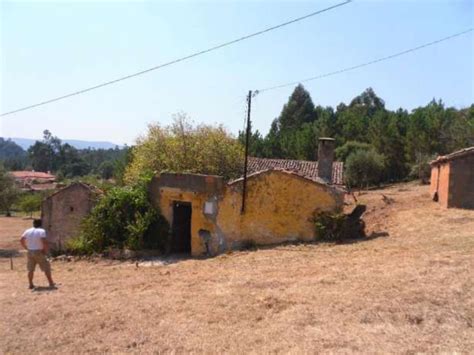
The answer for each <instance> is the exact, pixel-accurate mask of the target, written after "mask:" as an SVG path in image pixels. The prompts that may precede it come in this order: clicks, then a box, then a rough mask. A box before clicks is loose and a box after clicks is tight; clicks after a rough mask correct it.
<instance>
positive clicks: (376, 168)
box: [344, 150, 385, 188]
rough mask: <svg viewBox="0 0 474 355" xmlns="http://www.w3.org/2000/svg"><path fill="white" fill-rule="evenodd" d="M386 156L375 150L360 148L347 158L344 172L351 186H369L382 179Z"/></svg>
mask: <svg viewBox="0 0 474 355" xmlns="http://www.w3.org/2000/svg"><path fill="white" fill-rule="evenodd" d="M384 168H385V157H384V156H383V155H381V154H378V153H376V152H375V151H374V150H368V151H364V150H359V151H356V152H354V153H352V154H351V155H349V157H348V158H347V161H346V164H345V167H344V170H345V171H344V172H345V180H346V183H347V185H348V186H350V187H359V188H362V187H368V186H370V185H376V184H379V183H380V182H381V181H382V178H383V173H384Z"/></svg>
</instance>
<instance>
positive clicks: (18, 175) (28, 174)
mask: <svg viewBox="0 0 474 355" xmlns="http://www.w3.org/2000/svg"><path fill="white" fill-rule="evenodd" d="M10 174H12V175H13V177H14V178H15V179H18V180H26V179H31V180H34V179H45V180H55V179H56V176H54V175H51V174H48V173H42V172H39V171H12V172H10Z"/></svg>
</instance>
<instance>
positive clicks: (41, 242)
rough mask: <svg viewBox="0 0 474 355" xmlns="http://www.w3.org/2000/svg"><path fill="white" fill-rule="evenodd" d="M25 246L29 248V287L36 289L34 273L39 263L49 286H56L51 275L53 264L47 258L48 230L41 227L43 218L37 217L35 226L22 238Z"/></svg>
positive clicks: (34, 222)
mask: <svg viewBox="0 0 474 355" xmlns="http://www.w3.org/2000/svg"><path fill="white" fill-rule="evenodd" d="M20 243H21V245H22V246H23V248H25V249H26V250H28V256H27V257H28V262H27V269H28V281H29V283H30V286H29V288H30V289H34V288H35V285H34V284H33V275H34V273H35V268H36V264H39V266H40V269H41V270H42V271H43V272H44V273H45V275H46V277H47V278H48V282H49V287H51V288H54V287H55V284H54V282H53V278H52V277H51V265H50V264H49V261H48V260H46V253H47V252H48V241H47V240H46V231H45V230H44V229H43V228H41V220H40V219H35V220H34V221H33V228H30V229H27V230H26V231H25V232H24V233H23V235H22V236H21V240H20Z"/></svg>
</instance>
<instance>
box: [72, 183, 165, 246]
mask: <svg viewBox="0 0 474 355" xmlns="http://www.w3.org/2000/svg"><path fill="white" fill-rule="evenodd" d="M147 186H148V180H146V181H143V180H142V181H140V182H139V183H137V184H136V185H135V186H131V187H130V186H129V187H115V188H112V189H110V190H109V191H108V193H107V195H106V196H104V197H103V198H102V199H101V200H100V201H99V202H98V203H97V205H96V206H95V207H94V209H93V210H92V212H91V214H90V215H89V216H88V217H87V218H86V219H85V220H84V221H83V223H82V226H81V232H80V234H79V236H77V237H76V238H74V239H73V240H72V241H71V242H70V243H68V246H67V247H68V248H69V249H70V251H71V252H73V253H85V254H91V253H93V252H103V251H105V250H107V249H108V248H118V249H124V248H128V249H133V250H137V249H162V250H163V249H164V248H165V243H166V241H167V237H168V233H169V224H168V222H167V221H166V219H165V218H164V217H163V216H162V215H161V213H160V211H159V210H158V209H156V208H154V207H153V206H152V204H151V203H150V201H149V199H148V195H147Z"/></svg>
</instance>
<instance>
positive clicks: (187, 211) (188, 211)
mask: <svg viewBox="0 0 474 355" xmlns="http://www.w3.org/2000/svg"><path fill="white" fill-rule="evenodd" d="M318 156H319V163H317V162H299V161H294V160H289V161H284V160H274V159H268V160H264V159H255V158H254V159H251V161H250V171H251V174H249V175H248V177H247V187H246V191H247V192H246V195H245V196H246V198H245V210H244V212H242V211H241V207H242V197H243V178H240V179H237V180H235V181H231V182H229V183H227V184H226V183H225V182H224V181H223V178H222V177H219V176H210V175H197V174H173V173H162V174H160V175H157V176H155V177H154V178H153V180H152V183H151V185H150V197H151V200H152V202H153V203H154V204H155V206H157V207H159V208H160V209H161V212H162V214H163V216H164V217H165V218H166V219H167V220H168V221H169V222H170V225H171V227H172V237H171V251H172V252H175V253H188V254H192V255H196V256H197V255H205V254H207V255H215V254H218V253H221V252H224V251H226V250H229V249H235V248H239V247H241V246H242V245H244V244H246V243H249V242H251V243H255V244H259V245H268V244H276V243H281V242H285V241H295V240H305V241H308V240H311V239H313V238H314V237H315V231H314V224H313V221H312V217H313V215H314V213H315V212H318V211H338V210H340V209H341V208H342V205H343V198H344V191H343V190H342V189H341V188H340V186H336V185H335V184H334V183H342V164H340V163H337V164H333V156H334V140H331V139H322V140H320V145H319V149H318ZM334 165H336V168H335V167H334Z"/></svg>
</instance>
